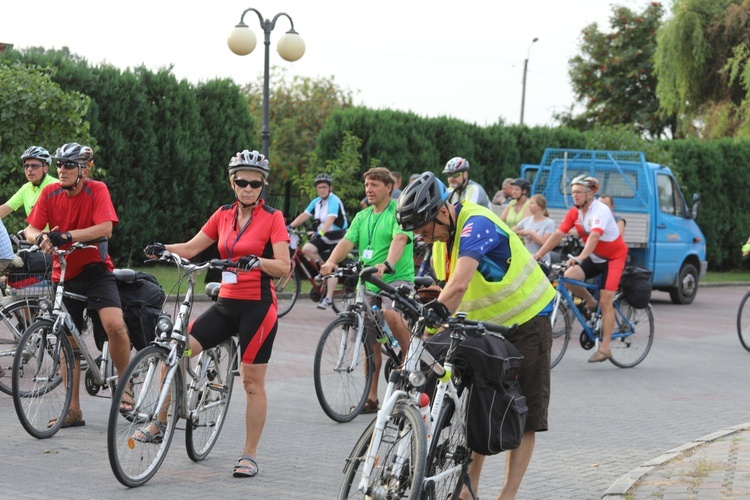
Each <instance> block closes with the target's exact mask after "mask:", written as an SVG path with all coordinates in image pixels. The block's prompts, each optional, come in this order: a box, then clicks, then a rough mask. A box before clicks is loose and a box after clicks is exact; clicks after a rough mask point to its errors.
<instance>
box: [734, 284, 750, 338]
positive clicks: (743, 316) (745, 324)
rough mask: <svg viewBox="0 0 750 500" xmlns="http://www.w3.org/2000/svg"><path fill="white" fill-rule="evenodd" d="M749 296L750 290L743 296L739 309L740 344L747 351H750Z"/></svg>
mask: <svg viewBox="0 0 750 500" xmlns="http://www.w3.org/2000/svg"><path fill="white" fill-rule="evenodd" d="M748 298H750V291H748V292H747V293H745V296H744V297H742V300H741V301H740V307H739V309H737V334H738V335H739V336H740V344H742V347H744V348H745V350H746V351H750V305H748V306H747V307H746V305H747V300H748Z"/></svg>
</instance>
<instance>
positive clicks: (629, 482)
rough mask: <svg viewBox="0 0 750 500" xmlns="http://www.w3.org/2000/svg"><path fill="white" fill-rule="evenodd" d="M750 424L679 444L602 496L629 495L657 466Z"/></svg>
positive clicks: (619, 480) (646, 463)
mask: <svg viewBox="0 0 750 500" xmlns="http://www.w3.org/2000/svg"><path fill="white" fill-rule="evenodd" d="M749 426H750V422H747V423H744V424H740V425H735V426H732V427H728V428H726V429H724V430H721V431H717V432H713V433H711V434H707V435H705V436H702V437H699V438H698V439H696V440H695V441H693V442H691V443H687V444H684V445H682V446H678V447H677V448H673V449H671V450H669V451H667V452H666V453H664V454H662V455H659V456H658V457H656V458H653V459H651V460H649V461H647V462H644V463H643V464H641V465H640V466H638V467H636V468H635V469H633V470H631V471H630V472H628V473H627V474H625V475H623V476H621V477H620V478H619V479H618V480H617V481H615V482H614V483H612V485H611V486H610V487H609V488H607V490H606V491H605V492H604V493H603V494H602V498H607V497H609V498H613V497H623V498H624V497H626V496H628V492H630V490H631V489H632V488H633V486H634V485H635V483H637V482H638V481H639V480H640V479H641V478H642V477H643V476H645V475H647V474H648V473H649V472H651V471H652V470H653V469H655V468H656V467H659V466H661V465H664V464H666V463H668V462H671V461H672V460H675V459H677V458H679V457H680V456H682V455H683V454H684V453H685V452H686V451H689V450H692V449H694V448H697V447H699V446H703V445H705V444H708V443H711V442H712V441H715V440H717V439H719V438H723V437H725V436H728V435H730V434H734V433H735V432H739V431H741V430H744V429H747V428H748V427H749Z"/></svg>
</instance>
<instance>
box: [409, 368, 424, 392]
mask: <svg viewBox="0 0 750 500" xmlns="http://www.w3.org/2000/svg"><path fill="white" fill-rule="evenodd" d="M425 382H427V375H425V374H424V373H422V372H420V371H415V372H411V373H410V374H409V383H410V384H411V385H412V386H414V387H415V388H417V389H420V388H422V386H424V384H425Z"/></svg>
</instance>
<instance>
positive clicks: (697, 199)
mask: <svg viewBox="0 0 750 500" xmlns="http://www.w3.org/2000/svg"><path fill="white" fill-rule="evenodd" d="M700 211H701V195H700V193H695V194H694V195H693V219H695V220H698V215H699V214H700Z"/></svg>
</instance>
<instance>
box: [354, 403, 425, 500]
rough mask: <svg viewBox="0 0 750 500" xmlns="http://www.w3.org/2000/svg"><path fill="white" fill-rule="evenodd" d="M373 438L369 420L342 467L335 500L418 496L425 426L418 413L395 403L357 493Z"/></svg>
mask: <svg viewBox="0 0 750 500" xmlns="http://www.w3.org/2000/svg"><path fill="white" fill-rule="evenodd" d="M374 435H375V421H373V422H372V423H371V424H370V425H369V426H368V427H367V429H365V432H364V433H363V434H362V436H361V437H360V438H359V440H358V441H357V444H356V445H354V449H353V450H352V453H351V454H350V455H349V458H348V459H347V462H346V467H345V468H344V480H343V482H342V483H341V488H340V490H339V500H343V499H347V498H365V497H366V498H408V499H410V500H417V499H418V498H420V497H421V495H422V482H423V479H424V468H425V455H426V453H425V448H426V437H425V427H424V423H423V422H422V418H421V417H420V415H419V411H417V409H416V408H414V407H413V406H410V405H407V404H404V403H397V404H396V406H395V407H394V408H393V412H391V415H390V418H389V419H388V422H387V423H386V426H385V429H384V430H383V436H382V438H381V439H380V441H379V442H378V443H373V444H372V446H374V447H375V456H376V457H377V458H376V460H375V463H374V465H373V468H372V472H371V473H370V477H369V481H368V484H367V485H365V487H364V491H359V490H358V487H359V483H360V481H361V479H362V474H363V469H364V464H365V459H366V456H367V452H368V450H369V448H370V445H371V441H372V438H373V436H374Z"/></svg>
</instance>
